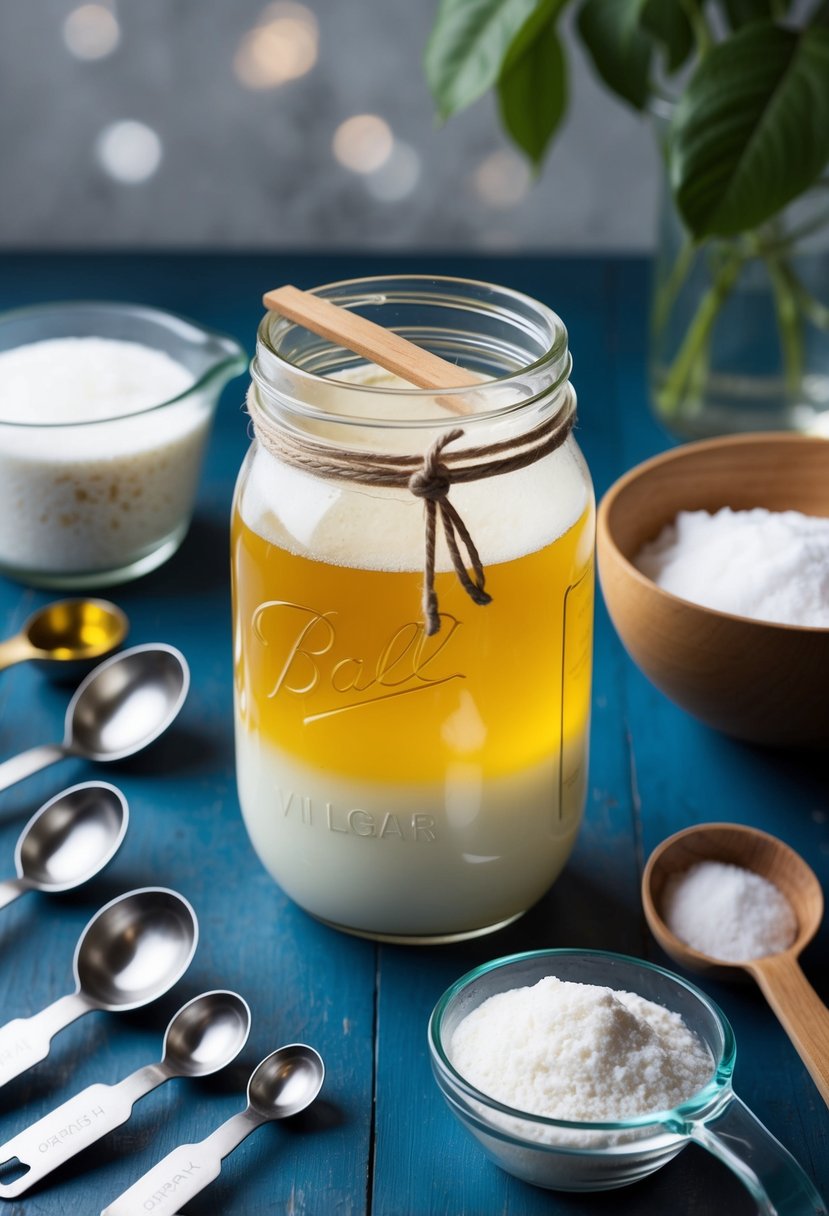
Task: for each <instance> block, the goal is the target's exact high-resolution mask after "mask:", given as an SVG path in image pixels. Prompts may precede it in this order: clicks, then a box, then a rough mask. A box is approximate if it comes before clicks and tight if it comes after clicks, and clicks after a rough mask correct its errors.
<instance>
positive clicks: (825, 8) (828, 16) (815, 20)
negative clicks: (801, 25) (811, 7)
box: [809, 0, 829, 26]
mask: <svg viewBox="0 0 829 1216" xmlns="http://www.w3.org/2000/svg"><path fill="white" fill-rule="evenodd" d="M809 24H810V25H825V26H829V0H822V2H821V3H820V4H818V6H817V8H816V9H815V11H814V12H813V13H812V19H811V21H810V23H809Z"/></svg>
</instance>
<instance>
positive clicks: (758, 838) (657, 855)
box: [642, 823, 829, 1106]
mask: <svg viewBox="0 0 829 1216" xmlns="http://www.w3.org/2000/svg"><path fill="white" fill-rule="evenodd" d="M701 861H721V862H727V863H728V864H730V865H735V866H741V867H742V868H743V869H744V870H753V871H754V872H755V873H756V874H760V875H761V876H762V877H763V878H766V879H768V881H769V882H771V883H774V885H775V886H776V887H777V889H778V890H779V891H781V892H782V893H783V895H785V897H786V899H787V900H788V901H789V903H790V904H791V906H792V910H793V911H794V914H795V917H796V919H797V936H796V937H795V940H794V941H793V942H792V944H791V946H789V948H788V950H781V951H780V953H779V954H767V955H765V956H764V957H763V958H755V959H750V960H748V961H746V962H744V963H733V962H729V963H723V962H720V961H719V960H718V959H716V958H712V957H711V956H710V955H708V954H702V953H701V952H700V951H699V950H694V949H693V948H692V947H691V946H686V945H685V943H684V942H682V941H680V940H679V938H678V937H677V936H676V935H675V934H673V933H672V932H671V931H670V929H669V928H668V926H667V925H666V924H665V922H664V920H663V919H662V913H661V901H662V895H663V892H664V890H665V884H666V882H667V880H668V878H669V877H670V876H671V875H672V874H676V873H678V872H679V871H682V870H687V869H689V868H690V866H693V865H696V864H697V863H698V862H701ZM642 904H643V906H644V909H645V917H646V919H647V922H648V924H649V925H650V929H651V932H652V933H653V935H654V937H655V938H656V940H657V941H658V942H659V944H660V946H661V947H662V949H663V950H664V951H665V953H666V954H669V955H670V956H671V958H672V959H674V960H675V962H677V963H679V964H680V966H682V967H687V969H688V970H689V971H698V972H703V973H707V974H709V975H711V976H715V977H716V978H717V979H734V978H735V977H737V976H738V975H739V974H740V973H742V972H748V974H749V975H750V976H752V978H753V979H754V980H756V981H757V983H758V984H759V986H760V990H761V991H762V993H763V996H764V997H765V998H766V1000H767V1001H768V1003H769V1005H770V1006H771V1008H772V1010H773V1011H774V1013H775V1014H776V1016H777V1018H778V1020H779V1021H780V1024H781V1025H782V1027H783V1029H784V1030H785V1032H786V1034H787V1035H788V1036H789V1038H790V1039H791V1041H792V1043H793V1044H794V1047H795V1049H796V1051H797V1053H798V1055H799V1056H800V1058H801V1060H802V1061H803V1063H804V1064H805V1065H806V1068H807V1069H808V1070H809V1073H810V1074H811V1077H812V1080H813V1081H814V1083H815V1085H816V1086H817V1087H818V1090H819V1091H820V1096H821V1097H822V1098H823V1100H824V1102H825V1103H826V1104H827V1106H829V1009H827V1008H826V1006H825V1005H824V1004H823V1002H822V1001H821V999H820V997H819V996H818V995H817V993H816V992H815V990H814V988H813V987H812V986H811V984H810V983H809V981H808V980H807V979H806V976H805V975H804V974H803V972H802V971H801V969H800V964H799V962H798V956H799V955H800V953H801V951H802V950H803V949H804V947H805V946H807V945H808V944H809V942H810V941H811V940H812V938H813V937H814V936H815V934H816V933H817V931H818V928H819V927H820V922H821V920H822V918H823V892H822V891H821V888H820V883H819V882H818V880H817V878H816V877H815V875H814V873H813V872H812V870H810V868H809V866H807V864H806V862H805V861H804V860H803V858H802V857H801V856H800V855H799V854H798V853H796V852H795V851H794V849H790V848H789V846H788V845H787V844H784V843H783V841H782V840H778V839H777V838H776V837H775V836H770V835H769V834H768V833H767V832H761V831H759V830H758V829H757V828H748V827H742V826H741V825H739V824H736V823H706V824H702V825H701V826H699V827H693V828H686V829H685V830H684V831H682V832H677V833H676V835H674V836H669V837H668V839H667V840H663V842H662V844H660V845H659V846H658V848H656V849H654V851H653V853H651V855H650V858H649V859H648V864H647V865H646V866H645V872H644V874H643V875H642Z"/></svg>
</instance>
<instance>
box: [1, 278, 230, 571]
mask: <svg viewBox="0 0 829 1216" xmlns="http://www.w3.org/2000/svg"><path fill="white" fill-rule="evenodd" d="M67 338H68V339H84V338H97V339H109V340H115V341H118V342H127V343H132V344H137V345H138V346H143V347H146V348H148V349H149V350H151V351H154V352H157V353H162V354H165V355H168V356H169V357H170V358H171V359H172V360H174V362H176V363H178V364H179V365H180V366H181V368H182V369H186V371H187V372H189V374H190V377H191V382H190V383H189V384H188V385H187V387H186V388H184V389H183V390H182V391H180V392H178V393H177V394H176V395H175V396H173V397H170V398H168V399H167V400H161V401H157V402H155V403H153V404H151V405H148V406H146V407H143V408H141V409H137V410H130V409H129V408H127V409H126V410H125V408H124V405H123V399H122V387H123V386H121V387H119V382H118V381H117V379H116V380H114V381H113V383H112V385H111V386H110V391H111V408H108V409H107V410H106V416H101V417H99V416H97V415H96V416H95V417H82V418H80V419H75V418H74V415H73V414H72V413H71V412H67V413H66V415H65V416H64V415H63V414H60V415H58V414H57V413H55V411H54V410H52V411H51V412H49V413H48V414H47V417H46V419H44V418H43V417H38V416H37V412H36V411H33V412H32V413H31V414H30V415H27V416H26V417H25V420H24V419H21V418H19V417H17V415H16V414H14V413H12V414H9V413H8V412H4V404H5V403H4V402H3V401H0V573H2V574H4V575H7V576H9V577H10V578H16V579H18V580H19V581H21V582H24V583H28V584H31V585H32V586H39V587H58V588H66V589H74V590H78V589H81V588H90V587H99V586H105V585H109V584H111V583H123V582H127V581H129V580H130V579H133V578H137V577H138V576H139V575H141V574H146V573H148V572H149V571H150V570H154V569H155V568H156V567H157V566H160V565H161V564H162V562H164V561H166V560H167V558H169V557H171V556H172V554H173V553H175V551H176V549H177V548H178V547H179V545H180V544H181V542H182V540H183V539H184V536H185V534H186V532H187V528H188V526H189V523H190V517H191V515H192V513H193V506H194V503H195V498H196V489H197V484H198V478H199V473H200V469H201V463H202V456H203V453H204V449H205V445H206V443H207V438H208V434H209V431H210V425H211V422H212V420H213V415H214V413H215V409H216V405H217V403H218V400H219V394H220V392H221V390H222V389H223V388H224V386H225V384H226V383H227V382H228V380H230V379H231V378H232V377H233V376H237V375H239V373H240V372H242V371H243V370H244V368H245V366H246V361H245V357H244V351H243V350H242V348H241V346H239V344H238V343H237V342H235V341H234V340H233V339H232V338H228V337H225V336H224V335H222V334H218V333H214V332H212V331H211V330H207V329H205V328H203V327H202V326H200V325H196V324H194V323H193V322H191V321H187V320H185V319H184V318H183V317H178V316H176V315H175V314H173V313H168V312H162V311H160V310H158V309H154V308H145V307H143V306H141V305H138V304H118V303H109V302H104V301H101V302H94V301H93V302H84V301H66V302H58V303H54V304H41V305H38V306H36V307H33V308H23V309H18V310H16V311H14V312H7V313H3V314H2V315H0V352H3V353H5V352H9V351H13V350H16V349H17V348H21V347H27V346H30V345H31V344H34V343H39V342H43V341H48V340H53V339H67ZM131 374H132V375H137V373H135V372H133V373H131ZM48 386H51V387H50V392H51V393H52V397H53V398H54V400H55V401H56V402H57V403H58V404H59V403H60V400H61V391H62V390H61V386H60V385H57V386H55V385H52V381H51V380H49V381H48ZM56 417H60V420H59V421H54V420H53V419H54V418H56ZM50 419H52V420H50Z"/></svg>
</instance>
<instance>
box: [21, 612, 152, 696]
mask: <svg viewBox="0 0 829 1216" xmlns="http://www.w3.org/2000/svg"><path fill="white" fill-rule="evenodd" d="M128 629H129V622H128V621H127V618H126V616H125V615H124V613H123V612H122V611H121V609H120V608H119V607H118V606H117V605H116V604H111V603H110V602H109V601H108V600H87V599H71V600H57V601H56V602H55V603H52V604H45V605H44V606H43V607H42V608H38V610H37V612H34V613H32V615H31V616H30V617H29V618H28V620H27V621H25V622H24V624H23V628H22V629H21V630H20V632H19V633H16V634H15V635H14V637H11V638H7V639H6V641H4V642H0V671H3V670H4V669H5V668H6V667H11V666H12V665H13V664H14V663H22V662H24V661H25V660H27V659H33V660H35V661H36V662H37V664H38V665H39V666H40V667H42V668H44V669H45V670H46V671H48V672H50V673H59V674H61V675H67V674H70V673H74V672H76V671H77V674H78V676H79V675H80V674H81V673H82V670H83V666H82V665H83V664H87V665H88V664H89V663H90V661H94V660H96V659H100V658H103V656H104V655H105V654H109V652H110V651H111V650H115V649H116V648H117V647H118V646H120V645H121V643H122V642H123V640H124V638H125V637H126V636H127V631H128ZM79 667H80V670H78V668H79ZM70 678H71V674H70ZM76 678H77V676H76Z"/></svg>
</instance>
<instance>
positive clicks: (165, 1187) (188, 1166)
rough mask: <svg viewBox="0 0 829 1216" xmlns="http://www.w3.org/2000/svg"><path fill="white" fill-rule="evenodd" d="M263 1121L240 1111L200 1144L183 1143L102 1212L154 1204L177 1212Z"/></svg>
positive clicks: (112, 1214)
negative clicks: (224, 1159)
mask: <svg viewBox="0 0 829 1216" xmlns="http://www.w3.org/2000/svg"><path fill="white" fill-rule="evenodd" d="M263 1122H265V1120H263V1119H261V1118H260V1117H259V1116H257V1115H255V1114H253V1113H249V1112H248V1111H240V1112H239V1114H238V1115H231V1117H230V1118H229V1119H228V1120H227V1122H226V1123H223V1124H222V1126H221V1127H218V1128H216V1131H215V1132H213V1133H212V1134H211V1135H209V1136H208V1137H207V1138H206V1139H205V1140H201V1141H200V1142H199V1143H198V1144H180V1145H179V1147H178V1148H174V1149H173V1151H172V1152H171V1153H168V1154H167V1156H166V1157H164V1158H163V1160H161V1161H159V1163H158V1165H154V1166H153V1168H152V1169H151V1170H148V1171H147V1173H146V1174H144V1175H143V1176H142V1177H141V1178H139V1179H138V1181H137V1182H134V1183H133V1185H132V1186H131V1187H130V1188H129V1189H128V1190H126V1191H124V1193H123V1194H122V1195H119V1196H118V1198H117V1199H115V1200H113V1202H112V1203H111V1204H110V1205H109V1207H106V1208H104V1210H103V1212H102V1213H101V1216H143V1214H144V1213H145V1212H149V1211H151V1210H153V1209H154V1208H159V1210H167V1211H170V1212H177V1211H178V1210H179V1209H180V1208H181V1207H183V1206H184V1204H186V1203H189V1202H190V1200H191V1199H192V1198H193V1197H194V1196H196V1195H198V1194H199V1192H200V1191H203V1190H204V1188H205V1187H206V1186H207V1185H208V1184H209V1183H211V1182H213V1180H214V1179H215V1178H218V1176H219V1174H220V1173H221V1169H222V1159H223V1158H224V1157H226V1156H227V1155H228V1153H232V1152H233V1150H234V1149H235V1148H236V1147H237V1145H239V1144H241V1143H242V1141H243V1140H244V1139H245V1138H246V1137H247V1136H249V1135H250V1133H251V1132H252V1131H253V1130H254V1129H255V1128H257V1127H259V1126H260V1124H261V1123H263ZM165 1205H166V1207H165Z"/></svg>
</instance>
